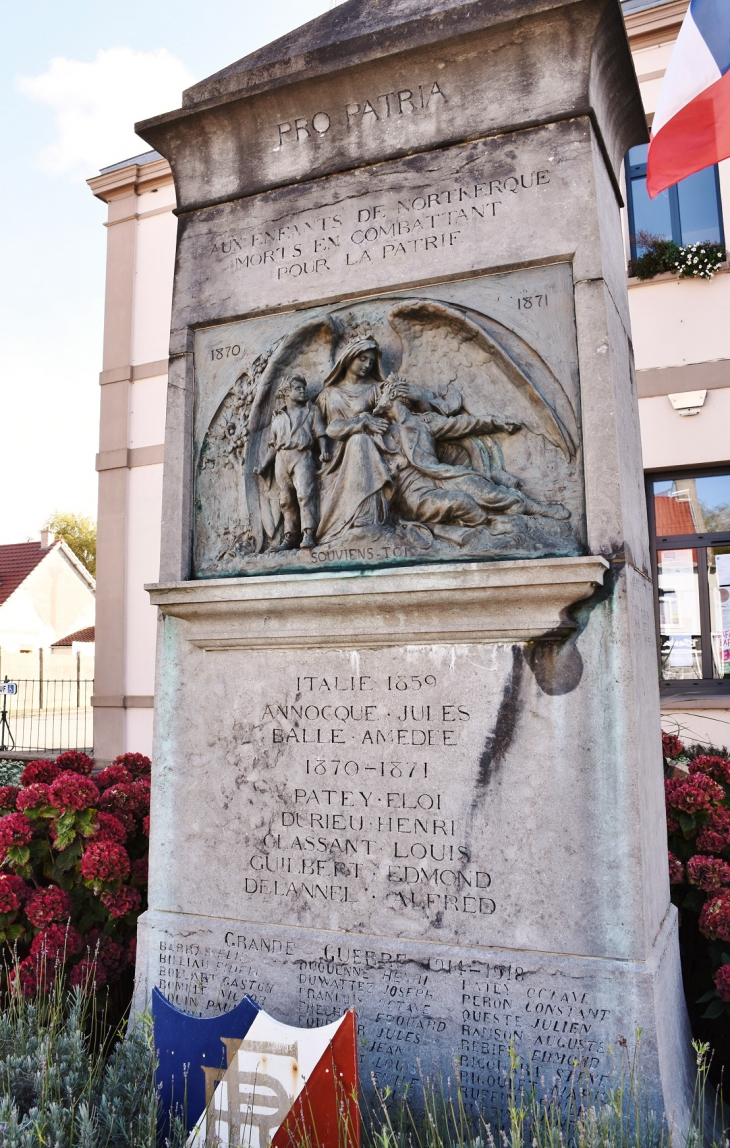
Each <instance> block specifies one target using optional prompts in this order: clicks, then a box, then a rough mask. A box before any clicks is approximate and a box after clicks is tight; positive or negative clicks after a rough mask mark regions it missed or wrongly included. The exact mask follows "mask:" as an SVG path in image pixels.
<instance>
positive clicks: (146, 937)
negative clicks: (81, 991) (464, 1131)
mask: <svg viewBox="0 0 730 1148" xmlns="http://www.w3.org/2000/svg"><path fill="white" fill-rule="evenodd" d="M676 932H677V912H676V909H675V908H674V907H671V908H670V910H669V913H668V914H667V917H666V919H665V921H664V923H663V926H662V928H661V930H660V932H659V935H658V936H657V938H656V941H655V943H654V945H653V947H652V950H651V952H650V954H649V957H648V959H647V960H645V961H635V960H610V959H609V960H607V959H595V958H583V957H573V956H565V955H558V954H554V953H537V952H525V951H519V950H506V949H501V950H500V949H487V948H481V947H469V948H466V947H465V946H463V945H460V946H456V945H449V944H434V943H419V942H414V941H397V942H393V941H391V940H387V939H383V938H382V937H377V936H358V937H353V936H348V935H347V934H345V933H335V932H327V931H324V930H315V929H301V928H296V927H288V926H278V927H277V928H271V927H268V928H267V927H265V926H264V927H262V926H261V925H260V924H255V923H251V922H243V921H233V920H226V919H224V918H220V917H199V916H191V915H188V914H183V913H163V912H156V911H152V910H150V911H148V912H147V913H145V914H144V915H143V916H142V917H141V918H140V922H139V934H138V936H139V947H138V956H137V977H136V986H137V988H136V993H137V995H136V1006H137V1008H138V1009H142V1008H144V1007H145V1002H146V1001H147V1000H148V999H149V995H150V993H151V991H152V987H153V986H154V985H157V986H158V987H159V988H160V990H161V991H162V992H163V993H164V994H165V996H166V997H167V998H168V1000H170V1001H172V1002H173V1003H174V1004H175V1005H177V1006H178V1008H180V1009H182V1010H184V1011H185V1012H188V1013H192V1014H194V1015H196V1016H212V1015H215V1014H217V1013H221V1012H227V1011H229V1010H230V1009H232V1008H234V1007H235V1005H236V1004H238V1003H239V1002H240V1001H241V999H242V998H243V997H244V996H245V995H246V994H247V993H249V994H250V995H251V996H252V997H254V998H255V1000H256V1002H257V1003H258V1004H260V1005H261V1006H262V1007H263V1008H264V1009H266V1010H267V1011H268V1012H270V1013H271V1014H272V1015H273V1016H275V1017H276V1018H277V1019H278V1020H281V1021H284V1022H286V1023H287V1024H292V1025H298V1026H300V1027H319V1026H320V1025H325V1024H328V1023H330V1022H331V1021H333V1020H334V1019H336V1018H337V1017H340V1016H342V1014H343V1013H344V1012H345V1011H346V1010H347V1009H348V1008H350V1007H351V1006H353V1005H354V1006H355V1008H356V1009H357V1017H358V1026H359V1037H360V1044H359V1048H360V1058H361V1063H360V1077H361V1080H362V1081H363V1082H364V1084H365V1086H366V1087H367V1086H368V1083H369V1082H370V1081H371V1080H373V1079H375V1080H376V1081H377V1082H378V1084H380V1085H383V1086H385V1085H389V1086H390V1087H391V1088H396V1089H398V1088H400V1089H402V1088H403V1087H404V1086H405V1085H406V1084H407V1083H410V1085H411V1089H413V1087H414V1086H415V1085H417V1084H418V1078H419V1072H420V1075H421V1078H422V1079H423V1078H437V1079H438V1078H443V1079H444V1080H446V1079H447V1078H450V1079H451V1080H452V1081H453V1080H454V1079H458V1080H459V1081H460V1085H461V1089H462V1094H463V1098H464V1101H465V1103H466V1105H467V1107H468V1108H469V1110H470V1111H472V1112H474V1113H476V1112H477V1111H479V1112H481V1113H483V1114H490V1113H493V1112H494V1113H497V1112H499V1110H500V1109H503V1106H504V1103H505V1074H506V1073H507V1072H508V1070H509V1049H510V1043H512V1044H513V1046H514V1050H515V1052H516V1054H517V1056H518V1057H519V1060H520V1063H521V1065H523V1066H524V1067H525V1069H526V1071H527V1072H528V1073H530V1074H532V1076H533V1078H534V1079H535V1080H536V1081H538V1082H544V1085H545V1088H546V1089H547V1090H549V1089H552V1088H553V1087H555V1086H556V1085H557V1087H558V1089H559V1090H560V1092H561V1093H562V1094H566V1093H567V1091H568V1090H569V1089H570V1085H571V1080H572V1079H573V1078H574V1074H575V1072H576V1061H578V1062H580V1065H581V1066H582V1067H583V1068H584V1069H586V1070H589V1071H590V1074H591V1078H592V1079H593V1080H594V1081H595V1083H596V1086H597V1087H599V1088H602V1087H605V1088H609V1087H610V1086H611V1084H612V1082H613V1079H614V1075H615V1074H618V1073H619V1072H620V1068H621V1064H620V1062H621V1057H622V1056H626V1055H628V1056H631V1055H632V1054H633V1049H634V1047H635V1045H636V1042H637V1035H638V1033H639V1031H640V1034H641V1035H640V1050H639V1064H640V1077H641V1088H642V1090H643V1089H644V1088H645V1089H646V1096H647V1100H648V1106H649V1108H650V1109H651V1110H652V1111H653V1112H655V1113H656V1114H657V1115H658V1116H659V1117H661V1114H662V1113H664V1114H666V1118H667V1121H668V1122H669V1124H670V1125H671V1124H673V1125H674V1127H675V1129H676V1130H677V1132H679V1133H681V1132H682V1131H683V1130H685V1129H686V1128H687V1126H688V1123H689V1110H688V1105H689V1100H690V1098H691V1096H692V1089H693V1072H694V1069H693V1064H692V1057H691V1055H690V1039H691V1034H690V1031H689V1023H688V1020H687V1013H686V1008H685V1003H684V995H683V989H682V980H681V972H680V967H679V956H678V947H677V937H676ZM624 1040H625V1041H626V1043H627V1046H628V1048H627V1050H626V1049H625V1048H624ZM416 1066H418V1067H416ZM194 1068H195V1066H193V1067H192V1069H191V1071H193V1070H194Z"/></svg>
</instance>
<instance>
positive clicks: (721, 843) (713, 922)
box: [0, 734, 730, 1059]
mask: <svg viewBox="0 0 730 1148" xmlns="http://www.w3.org/2000/svg"><path fill="white" fill-rule="evenodd" d="M662 741H663V751H664V766H665V774H666V777H665V782H664V787H665V796H666V807H667V830H668V834H669V880H670V885H671V892H672V901H673V902H674V903H675V905H677V907H678V909H679V912H680V948H681V951H682V967H683V974H684V981H685V989H686V993H687V1003H688V1006H689V1009H690V1013H691V1014H692V1013H694V1014H695V1015H694V1016H693V1021H694V1028H695V1030H697V1028H698V1024H697V1022H698V1021H707V1020H717V1018H719V1017H722V1016H724V1015H726V1014H729V1013H730V758H727V757H725V756H722V753H718V752H717V751H716V750H712V749H706V748H705V747H702V746H694V747H692V748H691V749H690V748H687V749H685V747H684V746H683V745H682V743H681V742H680V741H679V739H678V738H676V737H672V736H670V735H668V734H665V735H664V736H663V739H662ZM722 752H724V751H722ZM0 824H2V823H1V822H0ZM697 1005H700V1006H702V1007H701V1008H700V1009H697V1007H696V1006H697ZM723 1027H724V1028H727V1025H724V1026H723ZM699 1028H700V1029H702V1028H703V1026H702V1025H701V1024H700V1025H699ZM696 1034H697V1033H696ZM725 1036H726V1037H727V1038H728V1040H727V1043H728V1051H730V1033H726V1034H725ZM719 1039H720V1040H721V1041H722V1043H725V1039H724V1038H723V1037H720V1038H719ZM717 1040H718V1036H717V1035H715V1038H714V1041H713V1043H717ZM723 1053H724V1050H723V1052H721V1055H723ZM724 1058H725V1056H724V1055H723V1059H724Z"/></svg>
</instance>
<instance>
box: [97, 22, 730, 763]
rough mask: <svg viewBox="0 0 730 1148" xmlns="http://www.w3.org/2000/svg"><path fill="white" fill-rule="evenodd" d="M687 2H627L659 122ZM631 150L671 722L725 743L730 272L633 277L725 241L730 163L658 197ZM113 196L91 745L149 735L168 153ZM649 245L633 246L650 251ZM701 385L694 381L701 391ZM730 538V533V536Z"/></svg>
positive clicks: (170, 249) (105, 177) (103, 757)
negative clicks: (681, 248) (676, 253)
mask: <svg viewBox="0 0 730 1148" xmlns="http://www.w3.org/2000/svg"><path fill="white" fill-rule="evenodd" d="M687 5H688V0H664V2H659V3H654V2H651V0H649V2H648V3H647V0H624V4H623V7H624V15H625V22H626V28H627V32H628V35H629V40H630V43H631V48H632V52H633V57H634V62H635V65H636V71H637V75H638V78H639V82H640V85H641V91H642V95H643V99H644V105H645V108H646V112H647V121H648V123H649V125H651V118H652V115H653V111H654V107H655V105H656V100H657V97H658V94H659V89H660V86H661V80H662V77H663V75H664V71H665V69H666V66H667V62H668V60H669V55H670V53H671V48H672V45H673V43H674V41H675V39H676V37H677V34H678V32H679V28H680V26H681V22H682V19H683V17H684V14H685V11H686V9H687ZM632 153H635V154H631V155H629V156H628V157H627V164H626V171H625V182H624V198H625V200H626V204H627V206H626V208H625V209H624V212H623V215H624V227H625V239H626V260H627V275H628V287H629V303H630V310H631V320H632V330H633V340H634V352H635V357H636V379H637V390H638V397H639V409H640V417H641V432H642V443H643V452H644V465H645V469H646V477H647V495H648V508H649V520H650V529H651V531H652V539H653V553H654V563H655V587H656V610H657V626H658V632H659V634H660V648H659V649H658V672H659V673H660V675H661V679H662V711H663V724H664V726H665V728H666V729H668V730H671V731H675V730H679V731H680V732H681V733H682V735H683V736H684V737H685V738H687V739H688V740H690V741H692V740H701V741H705V742H711V743H713V744H717V745H727V744H728V743H730V649H729V643H730V435H728V431H727V428H728V426H730V324H728V323H727V322H724V321H723V316H724V314H726V313H727V311H728V304H730V274H729V271H730V268H728V265H727V263H724V264H723V266H722V267H721V269H720V271H719V272H718V273H717V274H716V275H715V276H714V278H713V279H712V280H711V281H705V280H702V279H679V278H678V276H677V275H676V274H673V273H670V272H665V273H662V274H660V275H658V276H656V277H655V278H653V279H649V280H640V279H638V278H636V277H634V276H631V275H629V274H628V271H629V269H630V267H629V264H630V260H631V259H632V258H633V257H635V256H636V255H638V254H641V242H642V241H641V238H637V233H638V232H642V233H644V232H651V233H652V234H654V235H658V236H660V237H663V238H669V239H674V240H675V241H676V242H678V243H679V244H687V243H690V242H694V241H695V240H696V239H697V240H711V239H712V240H719V241H721V240H723V239H724V230H723V204H725V205H726V207H727V212H728V218H730V161H725V162H724V163H721V164H720V165H719V169H718V170H717V171H715V170H714V169H708V172H706V173H701V175H700V176H699V177H692V180H691V181H684V185H686V186H684V185H678V188H677V189H672V190H671V192H668V193H663V197H659V201H658V202H657V201H653V202H650V201H648V199H647V197H646V191H645V188H644V185H643V182H642V181H643V178H644V174H645V149H644V150H643V152H642V149H632ZM89 186H90V187H91V189H92V191H93V193H94V195H96V196H98V197H99V198H100V199H103V200H104V201H105V202H106V203H107V204H108V208H109V213H108V220H107V224H106V226H107V229H108V231H107V235H108V254H107V284H106V312H105V329H104V361H103V369H102V371H101V375H100V384H101V386H102V401H101V425H100V441H99V454H98V457H97V469H98V471H99V535H98V555H97V583H98V588H97V613H96V680H95V687H94V707H95V710H94V713H95V723H94V724H95V735H94V736H95V753H96V756H97V757H98V758H99V760H100V761H108V760H110V759H111V758H113V757H114V756H116V754H118V753H121V752H123V751H125V750H139V751H141V752H145V753H149V752H150V750H151V745H152V707H153V703H154V659H155V638H156V614H155V610H154V608H153V607H152V606H151V605H150V604H149V600H148V597H147V594H146V592H145V591H144V584H145V583H146V582H154V581H156V579H157V574H158V567H159V549H160V516H161V495H162V461H163V453H164V432H165V402H166V388H167V346H168V336H169V317H170V304H171V293H172V277H173V267H174V256H175V230H176V219H175V216H174V214H173V209H174V207H175V194H174V187H173V183H172V176H171V174H170V169H169V166H168V164H167V162H166V161H165V160H164V159H162V158H161V157H160V156H158V155H157V153H155V152H148V153H146V154H144V155H141V156H136V157H134V158H133V159H131V160H127V161H124V162H123V163H120V164H116V165H114V166H113V167H110V168H106V169H104V170H103V171H102V172H101V173H100V175H98V176H96V177H95V178H93V179H91V180H89ZM637 244H638V246H637ZM695 392H699V394H697V393H695ZM724 535H725V536H726V537H723V536H724Z"/></svg>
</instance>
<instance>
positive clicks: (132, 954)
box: [127, 937, 137, 965]
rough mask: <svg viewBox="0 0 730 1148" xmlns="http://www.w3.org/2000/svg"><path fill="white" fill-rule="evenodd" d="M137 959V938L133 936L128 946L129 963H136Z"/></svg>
mask: <svg viewBox="0 0 730 1148" xmlns="http://www.w3.org/2000/svg"><path fill="white" fill-rule="evenodd" d="M136 961H137V938H136V937H132V939H131V941H130V942H129V945H128V946H127V964H128V965H134V964H135V963H136Z"/></svg>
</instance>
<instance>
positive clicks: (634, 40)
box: [624, 0, 689, 50]
mask: <svg viewBox="0 0 730 1148" xmlns="http://www.w3.org/2000/svg"><path fill="white" fill-rule="evenodd" d="M688 7H689V0H669V2H668V3H666V4H657V5H655V6H654V7H653V8H641V9H639V11H638V12H627V13H626V14H625V15H624V23H625V24H626V31H627V33H628V36H629V43H630V45H631V48H632V50H635V49H637V48H649V47H651V45H652V44H662V43H666V41H667V40H674V39H675V38H676V36H677V33H678V32H679V29H680V27H681V25H682V21H683V20H684V17H685V13H686V11H687V9H688Z"/></svg>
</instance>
